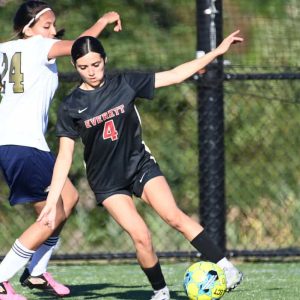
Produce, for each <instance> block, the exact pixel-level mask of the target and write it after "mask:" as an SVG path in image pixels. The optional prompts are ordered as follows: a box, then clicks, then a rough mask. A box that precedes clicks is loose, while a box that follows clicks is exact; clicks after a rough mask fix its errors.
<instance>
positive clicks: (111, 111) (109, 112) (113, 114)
mask: <svg viewBox="0 0 300 300" xmlns="http://www.w3.org/2000/svg"><path fill="white" fill-rule="evenodd" d="M107 114H108V119H111V118H113V117H114V116H115V113H114V109H110V110H109V111H108V112H107Z"/></svg>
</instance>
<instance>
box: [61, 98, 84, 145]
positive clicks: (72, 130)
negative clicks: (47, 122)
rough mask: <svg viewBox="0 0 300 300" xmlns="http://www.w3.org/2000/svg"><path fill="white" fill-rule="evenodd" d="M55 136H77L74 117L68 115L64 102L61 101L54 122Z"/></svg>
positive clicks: (73, 137)
mask: <svg viewBox="0 0 300 300" xmlns="http://www.w3.org/2000/svg"><path fill="white" fill-rule="evenodd" d="M56 136H57V137H69V138H71V139H76V138H78V137H79V132H78V130H77V127H76V124H75V122H74V119H73V118H72V117H71V116H70V114H69V112H68V108H67V104H66V103H65V102H63V103H61V105H60V107H59V110H58V116H57V123H56Z"/></svg>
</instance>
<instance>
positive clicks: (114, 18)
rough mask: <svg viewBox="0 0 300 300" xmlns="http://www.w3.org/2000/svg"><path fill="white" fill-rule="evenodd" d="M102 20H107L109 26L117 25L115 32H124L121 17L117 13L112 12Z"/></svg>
mask: <svg viewBox="0 0 300 300" xmlns="http://www.w3.org/2000/svg"><path fill="white" fill-rule="evenodd" d="M100 20H105V22H106V23H107V24H115V26H114V31H115V32H119V31H121V30H122V22H121V18H120V15H119V14H118V13H117V12H115V11H110V12H108V13H106V14H104V15H103V16H102V17H101V18H100Z"/></svg>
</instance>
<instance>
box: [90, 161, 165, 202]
mask: <svg viewBox="0 0 300 300" xmlns="http://www.w3.org/2000/svg"><path fill="white" fill-rule="evenodd" d="M157 176H163V173H162V171H161V170H160V168H159V165H158V164H157V163H156V162H155V161H153V160H150V161H149V162H147V164H145V165H144V166H143V168H142V169H141V170H140V171H139V172H138V173H137V175H136V177H135V180H134V181H133V183H132V184H131V185H130V186H128V187H125V188H122V189H116V190H113V191H110V192H107V193H97V194H95V196H96V201H97V204H98V205H102V203H103V201H104V200H105V199H107V198H108V197H110V196H112V195H116V194H122V195H128V196H130V197H132V195H135V196H136V197H139V198H140V197H141V196H142V194H143V191H144V186H145V184H146V183H147V182H148V181H149V180H150V179H152V178H154V177H157Z"/></svg>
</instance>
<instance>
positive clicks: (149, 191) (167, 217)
mask: <svg viewBox="0 0 300 300" xmlns="http://www.w3.org/2000/svg"><path fill="white" fill-rule="evenodd" d="M142 199H143V200H144V201H145V202H147V203H148V204H149V205H150V206H152V207H153V209H154V210H155V211H156V212H157V213H158V215H159V216H160V217H161V218H162V219H163V220H164V221H165V222H166V223H167V224H169V225H170V226H172V227H173V228H175V229H176V230H178V231H179V232H181V233H182V234H183V235H184V236H185V238H186V239H187V240H189V241H191V240H193V239H194V238H195V237H196V236H197V235H198V234H199V233H200V232H202V231H203V227H202V226H201V225H200V224H199V223H197V222H196V221H195V220H193V219H192V218H191V217H189V216H188V215H187V214H185V213H184V212H183V211H182V210H181V209H180V208H179V207H178V206H177V204H176V202H175V199H174V196H173V194H172V191H171V189H170V187H169V185H168V183H167V181H166V179H165V177H164V176H158V177H155V178H153V179H151V180H149V181H148V182H147V183H146V185H145V187H144V191H143V194H142Z"/></svg>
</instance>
